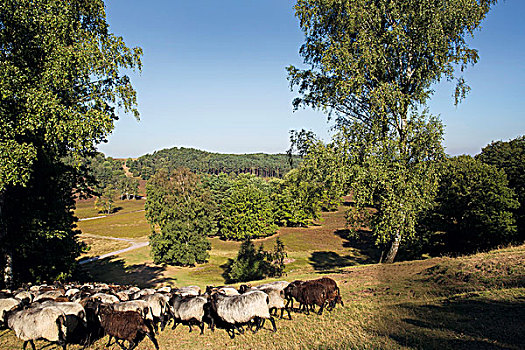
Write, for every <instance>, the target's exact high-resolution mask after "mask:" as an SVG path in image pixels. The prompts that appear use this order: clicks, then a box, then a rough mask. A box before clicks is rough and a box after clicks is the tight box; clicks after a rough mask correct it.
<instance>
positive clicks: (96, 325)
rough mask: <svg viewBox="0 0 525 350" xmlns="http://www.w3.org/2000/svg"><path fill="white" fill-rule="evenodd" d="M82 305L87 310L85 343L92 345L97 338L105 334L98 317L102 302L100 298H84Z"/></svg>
mask: <svg viewBox="0 0 525 350" xmlns="http://www.w3.org/2000/svg"><path fill="white" fill-rule="evenodd" d="M80 304H81V305H82V307H84V310H85V311H86V320H87V326H86V334H85V343H86V345H91V344H92V343H93V342H94V341H96V340H97V339H100V338H102V337H103V336H104V329H103V328H102V325H101V324H100V319H99V317H98V309H99V306H100V305H101V304H102V303H101V302H100V301H99V300H93V299H89V298H87V299H84V300H81V301H80Z"/></svg>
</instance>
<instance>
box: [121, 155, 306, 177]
mask: <svg viewBox="0 0 525 350" xmlns="http://www.w3.org/2000/svg"><path fill="white" fill-rule="evenodd" d="M294 160H295V163H297V157H296V156H292V157H291V158H290V157H288V156H287V155H286V154H264V153H257V154H219V153H211V152H206V151H201V150H198V149H193V148H184V147H180V148H178V147H173V148H170V149H163V150H160V151H155V152H154V153H153V154H146V155H143V156H140V157H138V158H137V159H128V160H127V162H126V165H127V166H128V167H129V169H130V171H131V172H132V173H133V175H134V176H136V177H141V178H142V179H144V180H148V179H149V178H150V177H151V176H153V174H155V173H156V172H157V170H159V169H167V170H169V171H171V170H174V169H177V168H180V167H185V168H188V169H190V170H191V171H194V172H199V173H206V174H215V175H217V174H219V173H226V174H253V175H256V176H262V177H278V178H280V177H283V176H284V174H286V173H287V172H288V171H290V169H292V168H293V167H294Z"/></svg>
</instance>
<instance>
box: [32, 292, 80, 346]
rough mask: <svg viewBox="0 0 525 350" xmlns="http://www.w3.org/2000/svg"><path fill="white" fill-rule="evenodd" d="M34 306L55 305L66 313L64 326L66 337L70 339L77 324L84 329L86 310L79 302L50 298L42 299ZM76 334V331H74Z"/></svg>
mask: <svg viewBox="0 0 525 350" xmlns="http://www.w3.org/2000/svg"><path fill="white" fill-rule="evenodd" d="M36 307H41V308H45V307H56V308H58V309H60V310H62V312H63V313H64V314H65V315H66V327H67V333H66V339H68V340H69V339H70V337H71V336H73V335H74V334H75V332H77V327H79V325H80V326H81V327H82V329H85V328H86V327H87V318H86V310H85V309H84V307H83V306H82V305H80V304H79V303H74V302H56V301H52V300H48V301H44V302H43V303H41V304H40V305H39V306H36ZM76 334H78V333H76Z"/></svg>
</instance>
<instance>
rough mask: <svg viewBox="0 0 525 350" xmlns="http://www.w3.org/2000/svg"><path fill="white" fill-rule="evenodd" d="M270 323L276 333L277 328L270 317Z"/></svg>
mask: <svg viewBox="0 0 525 350" xmlns="http://www.w3.org/2000/svg"><path fill="white" fill-rule="evenodd" d="M270 322H271V323H272V326H273V331H274V333H275V332H277V327H276V326H275V320H274V319H273V317H272V316H270Z"/></svg>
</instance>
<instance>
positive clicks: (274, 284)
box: [255, 281, 290, 290]
mask: <svg viewBox="0 0 525 350" xmlns="http://www.w3.org/2000/svg"><path fill="white" fill-rule="evenodd" d="M289 284H290V282H288V281H275V282H268V283H265V284H261V285H259V286H256V287H255V288H257V289H262V288H267V287H270V288H273V289H278V290H284V288H286V287H287V286H288V285H289Z"/></svg>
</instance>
